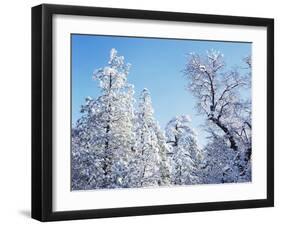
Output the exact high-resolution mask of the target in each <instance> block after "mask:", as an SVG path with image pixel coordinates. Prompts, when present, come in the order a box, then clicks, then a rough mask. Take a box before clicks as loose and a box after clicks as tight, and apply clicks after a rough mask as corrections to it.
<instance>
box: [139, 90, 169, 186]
mask: <svg viewBox="0 0 281 226" xmlns="http://www.w3.org/2000/svg"><path fill="white" fill-rule="evenodd" d="M153 114H154V111H153V108H152V101H151V97H150V93H149V91H148V90H147V89H144V90H143V91H142V93H141V96H140V100H139V106H138V111H137V113H136V143H135V144H136V145H135V149H136V158H137V159H138V163H137V165H138V173H139V183H138V187H143V186H156V185H160V184H163V183H167V181H168V179H167V178H168V175H165V174H164V173H166V172H165V170H164V167H163V166H164V165H162V163H163V164H166V163H164V162H162V160H164V161H165V159H164V156H163V155H164V151H165V150H164V146H161V142H162V141H161V140H159V138H160V136H161V135H160V130H159V131H156V129H157V128H158V127H157V123H156V121H155V119H154V116H153ZM163 139H164V137H163ZM161 152H163V153H161ZM162 172H163V174H162Z"/></svg>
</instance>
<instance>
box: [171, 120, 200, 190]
mask: <svg viewBox="0 0 281 226" xmlns="http://www.w3.org/2000/svg"><path fill="white" fill-rule="evenodd" d="M189 123H190V119H189V117H188V116H187V115H182V116H178V117H175V118H173V119H172V120H170V121H169V122H168V124H167V126H166V137H167V139H168V140H167V143H168V144H170V145H171V153H170V161H171V166H172V184H176V185H189V184H199V183H201V175H200V172H201V162H202V155H201V151H200V149H199V147H198V145H197V140H196V135H195V133H194V131H193V130H192V129H191V128H190V126H189Z"/></svg>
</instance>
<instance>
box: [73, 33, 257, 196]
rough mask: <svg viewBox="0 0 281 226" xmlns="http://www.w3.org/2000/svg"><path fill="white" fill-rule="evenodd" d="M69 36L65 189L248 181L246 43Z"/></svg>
mask: <svg viewBox="0 0 281 226" xmlns="http://www.w3.org/2000/svg"><path fill="white" fill-rule="evenodd" d="M70 45H71V47H70V49H71V59H70V60H71V100H70V102H71V122H70V123H71V134H70V135H69V136H71V172H70V173H71V182H70V184H71V188H70V189H71V191H81V190H95V189H121V188H122V189H123V188H124V189H125V188H128V189H129V188H135V189H136V188H159V187H172V186H201V185H205V184H216V185H218V186H223V184H226V183H251V181H252V158H251V153H252V143H251V131H252V122H251V121H252V118H251V112H252V95H251V93H252V92H251V80H252V78H251V77H252V76H251V71H252V62H251V55H252V43H251V42H237V41H233V42H232V41H221V40H219V41H218V40H194V39H174V38H158V37H126V36H110V35H95V34H78V33H77V34H76V33H73V34H71V41H70Z"/></svg>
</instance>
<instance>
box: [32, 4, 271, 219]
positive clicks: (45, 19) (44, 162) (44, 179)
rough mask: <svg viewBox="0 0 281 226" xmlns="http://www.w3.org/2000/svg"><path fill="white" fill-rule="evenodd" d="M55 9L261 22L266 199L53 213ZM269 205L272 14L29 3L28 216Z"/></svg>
mask: <svg viewBox="0 0 281 226" xmlns="http://www.w3.org/2000/svg"><path fill="white" fill-rule="evenodd" d="M55 14H64V15H82V16H97V17H111V18H129V19H147V20H162V21H181V22H196V23H198V24H200V23H211V24H223V25H247V26H259V27H266V28H267V172H266V173H267V198H266V199H257V200H246V201H244V200H243V201H226V202H209V203H194V204H171V205H161V206H142V207H129V208H110V209H93V210H73V211H62V212H54V211H53V210H52V202H53V195H52V122H53V120H52V110H53V108H52V104H53V102H52V98H53V94H52V88H53V84H52V80H53V79H52V18H53V15H55ZM270 206H274V20H273V19H268V18H253V17H238V16H219V15H203V14H190V13H177V12H161V11H145V10H132V9H117V8H98V7H83V6H66V5H50V4H43V5H39V6H35V7H33V8H32V218H34V219H37V220H40V221H57V220H74V219H87V218H106V217H123V216H135V215H149V214H168V213H180V212H195V211H210V210H228V209H243V208H257V207H270Z"/></svg>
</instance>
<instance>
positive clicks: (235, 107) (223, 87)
mask: <svg viewBox="0 0 281 226" xmlns="http://www.w3.org/2000/svg"><path fill="white" fill-rule="evenodd" d="M244 61H245V62H246V63H247V65H248V70H250V69H251V58H250V57H246V58H245V59H244ZM184 72H185V75H186V77H187V79H188V88H189V90H190V91H191V93H192V94H193V95H194V96H195V97H196V99H197V110H198V112H199V113H200V114H202V115H205V117H206V119H207V120H208V121H209V123H208V125H209V126H211V127H212V130H213V131H214V130H215V133H216V136H218V135H220V136H221V137H223V138H224V139H225V141H226V143H227V144H228V147H229V148H230V149H229V150H231V151H232V152H234V153H235V154H234V156H235V158H234V159H233V166H234V167H238V168H239V174H238V176H237V177H238V180H240V179H241V178H243V177H244V176H245V175H246V174H248V170H249V164H250V157H251V137H250V131H251V102H250V101H249V98H248V99H245V98H244V99H243V97H242V95H241V93H242V92H243V88H247V87H248V86H249V84H250V82H249V81H250V76H249V75H250V73H246V74H245V73H242V72H241V70H239V69H229V70H227V69H226V64H225V62H224V56H223V54H222V53H220V52H218V51H215V50H211V51H208V52H207V53H206V55H199V54H196V53H191V54H190V56H189V58H188V62H187V64H186V68H185V71H184ZM231 151H229V152H231ZM229 154H230V155H232V153H229ZM230 167H232V166H230ZM242 180H243V179H242Z"/></svg>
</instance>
